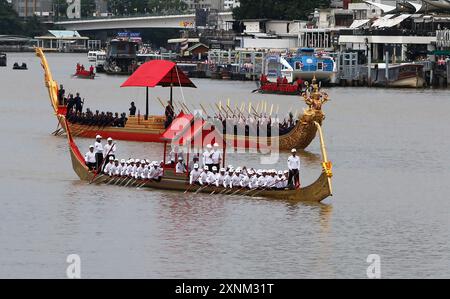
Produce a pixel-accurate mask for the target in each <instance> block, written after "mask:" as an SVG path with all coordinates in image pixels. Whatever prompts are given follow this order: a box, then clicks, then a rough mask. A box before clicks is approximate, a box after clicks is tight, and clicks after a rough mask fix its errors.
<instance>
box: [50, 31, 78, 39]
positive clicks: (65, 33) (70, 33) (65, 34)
mask: <svg viewBox="0 0 450 299" xmlns="http://www.w3.org/2000/svg"><path fill="white" fill-rule="evenodd" d="M48 32H49V33H50V34H51V35H53V36H54V37H57V38H71V37H81V35H80V34H79V33H78V31H73V30H49V31H48Z"/></svg>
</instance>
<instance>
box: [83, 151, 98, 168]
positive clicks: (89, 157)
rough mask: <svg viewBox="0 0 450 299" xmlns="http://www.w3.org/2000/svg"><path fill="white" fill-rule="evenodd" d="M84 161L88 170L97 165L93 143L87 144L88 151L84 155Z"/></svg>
mask: <svg viewBox="0 0 450 299" xmlns="http://www.w3.org/2000/svg"><path fill="white" fill-rule="evenodd" d="M84 161H85V162H86V166H87V167H89V170H94V169H95V167H96V166H97V163H96V160H95V153H94V146H93V145H91V146H89V151H88V152H87V153H86V155H84Z"/></svg>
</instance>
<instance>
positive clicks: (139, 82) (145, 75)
mask: <svg viewBox="0 0 450 299" xmlns="http://www.w3.org/2000/svg"><path fill="white" fill-rule="evenodd" d="M156 86H162V87H170V104H171V105H172V106H173V87H174V86H179V87H191V88H197V87H196V86H195V84H194V83H192V81H191V79H189V78H188V76H186V75H185V74H184V72H183V71H182V70H181V69H180V68H179V67H178V66H177V65H176V64H175V63H174V62H172V61H168V60H152V61H149V62H146V63H144V64H143V65H141V66H140V67H139V68H138V69H137V70H136V71H135V72H134V73H133V74H132V75H131V76H130V77H129V78H128V79H127V81H125V82H124V83H123V84H122V85H121V86H120V87H146V88H147V96H146V106H145V118H146V119H148V113H149V111H148V100H149V94H148V89H149V88H153V87H156Z"/></svg>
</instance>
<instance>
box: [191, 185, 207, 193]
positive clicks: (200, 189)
mask: <svg viewBox="0 0 450 299" xmlns="http://www.w3.org/2000/svg"><path fill="white" fill-rule="evenodd" d="M208 187H209V185H206V186H205V187H202V188H199V189H198V190H197V191H195V193H194V194H198V193H200V192H201V191H203V190H205V189H206V188H208Z"/></svg>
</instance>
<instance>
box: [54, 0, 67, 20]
mask: <svg viewBox="0 0 450 299" xmlns="http://www.w3.org/2000/svg"><path fill="white" fill-rule="evenodd" d="M53 5H54V8H55V17H56V19H57V20H59V18H60V17H63V18H64V17H65V16H66V15H67V7H68V6H69V5H68V4H67V0H53Z"/></svg>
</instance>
